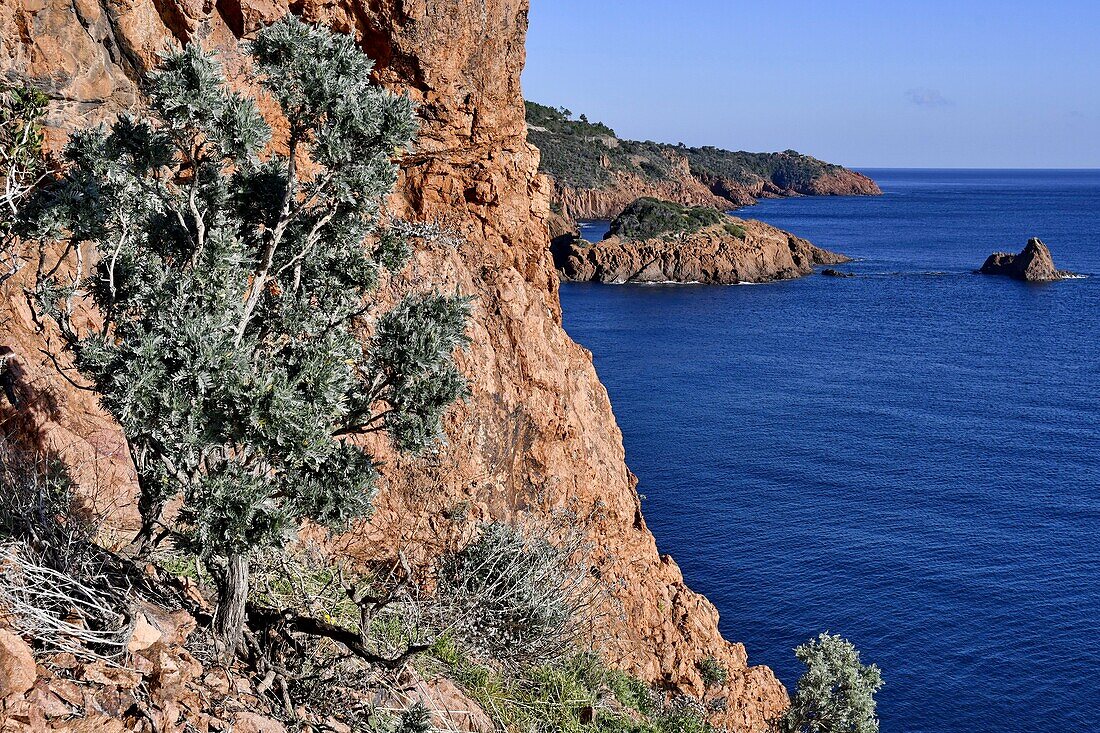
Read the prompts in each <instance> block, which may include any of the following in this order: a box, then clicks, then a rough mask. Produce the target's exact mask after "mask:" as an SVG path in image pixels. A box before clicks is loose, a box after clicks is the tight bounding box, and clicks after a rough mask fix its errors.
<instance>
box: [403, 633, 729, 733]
mask: <svg viewBox="0 0 1100 733" xmlns="http://www.w3.org/2000/svg"><path fill="white" fill-rule="evenodd" d="M422 665H424V666H426V667H427V669H425V670H424V671H425V672H427V673H433V672H434V673H443V674H446V675H447V676H449V677H451V678H452V679H454V680H455V681H456V682H457V683H458V684H459V685H460V686H461V687H462V688H463V690H464V691H465V692H466V694H468V695H469V696H470V697H471V698H472V699H473V700H474V701H476V702H477V703H478V704H479V705H480V706H481V707H482V708H483V709H484V710H485V711H486V712H487V713H489V715H490V716H491V717H492V718H493V720H494V722H495V723H496V724H497V725H498V726H499V727H500V729H502V730H505V731H511V732H514V733H583V732H584V731H593V730H596V731H600V732H601V733H714V732H715V729H714V728H713V727H712V726H711V725H710V724H709V723H708V722H707V720H706V717H705V711H704V709H703V707H702V706H701V705H699V704H698V703H697V702H695V701H693V700H690V699H688V698H676V699H666V698H665V697H663V696H662V695H660V694H659V693H657V692H655V691H654V690H653V689H652V688H650V687H649V686H648V685H647V684H645V683H644V682H642V681H641V680H639V679H637V678H634V677H631V676H630V675H628V674H626V673H624V672H621V671H618V670H613V669H609V668H608V667H607V666H606V665H605V664H603V662H602V661H601V660H600V659H599V657H598V656H597V655H595V654H591V653H576V654H574V655H572V656H570V657H568V658H566V659H563V660H561V661H559V662H556V663H553V664H544V665H539V666H536V667H530V668H526V669H523V670H519V671H516V670H509V669H506V668H501V667H499V666H498V665H495V664H492V663H487V662H484V661H482V660H480V659H476V658H474V657H473V656H470V655H469V654H467V653H466V652H465V650H463V649H462V648H461V647H460V646H459V645H458V644H457V643H456V642H455V639H454V637H453V636H446V637H444V638H441V639H440V640H439V641H438V642H437V644H436V646H435V648H434V649H433V650H432V653H431V657H430V658H429V659H426V660H423V661H422Z"/></svg>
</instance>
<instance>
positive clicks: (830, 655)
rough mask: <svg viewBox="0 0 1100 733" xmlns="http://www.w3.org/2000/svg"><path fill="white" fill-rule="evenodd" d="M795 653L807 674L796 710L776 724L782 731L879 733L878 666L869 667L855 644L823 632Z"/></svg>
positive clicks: (795, 702) (794, 702)
mask: <svg viewBox="0 0 1100 733" xmlns="http://www.w3.org/2000/svg"><path fill="white" fill-rule="evenodd" d="M794 653H795V656H797V657H798V659H799V661H801V662H802V663H803V664H805V665H806V672H805V674H803V675H802V677H801V679H799V680H798V686H797V688H796V689H795V693H794V696H793V697H792V698H791V707H790V709H789V710H787V712H786V713H785V714H784V715H783V716H782V717H781V718H779V720H778V721H776V724H775V729H776V731H778V733H878V727H879V726H878V718H877V717H876V716H875V707H876V703H875V693H876V692H878V690H879V689H880V688H881V687H882V685H883V682H882V674H881V672H879V668H878V667H876V666H875V665H873V664H872V665H870V666H864V665H863V664H862V663H861V662H860V659H859V651H858V650H857V649H856V648H855V646H854V645H853V644H852V643H851V642H850V641H847V640H846V639H843V638H841V637H839V636H836V635H834V634H821V635H820V636H818V637H817V638H816V639H811V640H809V641H808V642H806V643H805V644H803V645H802V646H800V647H798V648H797V649H795V650H794Z"/></svg>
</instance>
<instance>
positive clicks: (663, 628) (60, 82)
mask: <svg viewBox="0 0 1100 733" xmlns="http://www.w3.org/2000/svg"><path fill="white" fill-rule="evenodd" d="M290 7H291V8H292V9H293V11H294V12H296V13H299V14H301V15H302V16H304V17H305V18H306V19H308V20H311V21H317V22H321V23H324V24H326V25H328V26H331V27H333V28H335V29H337V30H340V31H346V32H350V33H354V34H355V35H356V37H357V38H358V39H359V41H360V43H361V45H362V47H363V48H364V50H366V51H367V52H368V53H369V54H370V55H371V56H372V57H374V58H375V59H377V60H378V68H377V71H376V73H377V76H378V78H379V79H380V80H381V81H382V82H383V83H385V84H387V85H390V86H391V87H393V88H395V89H400V90H403V91H407V92H408V93H409V94H411V96H412V97H413V98H414V99H415V100H416V102H417V103H418V104H419V115H420V118H421V134H420V141H419V145H418V149H417V151H416V152H415V153H414V154H413V155H412V156H410V157H409V158H408V159H407V160H405V161H404V165H403V169H404V174H403V177H402V181H401V183H400V184H399V190H398V193H397V194H396V195H395V197H394V202H393V204H394V208H395V209H397V210H398V212H399V213H402V214H404V215H406V216H409V217H413V218H419V219H426V220H438V221H439V222H441V223H442V224H443V225H445V226H446V227H448V228H450V229H451V230H453V231H455V232H457V233H459V234H461V235H462V238H463V241H462V243H461V244H459V245H458V246H448V245H446V244H435V245H432V246H430V247H428V248H426V249H423V250H421V251H419V252H418V253H417V254H416V256H415V258H414V261H413V263H412V264H411V265H410V267H409V268H408V269H407V270H406V272H404V273H403V274H402V275H401V276H400V277H398V278H395V281H394V282H393V283H391V287H392V288H393V289H394V290H393V292H397V291H398V290H401V289H414V290H425V289H429V288H439V289H442V290H446V291H453V290H454V289H455V288H457V289H458V290H460V291H461V292H463V293H466V294H470V295H473V296H475V297H476V310H475V315H474V319H473V323H472V324H471V327H470V331H469V333H470V336H471V337H472V340H473V341H472V345H471V348H470V350H469V352H468V353H466V354H465V355H464V356H463V357H462V359H461V366H462V368H463V370H464V371H465V373H466V374H468V375H469V376H470V377H471V380H472V392H473V394H472V396H471V398H470V399H469V401H468V402H466V403H465V404H463V405H459V406H458V407H456V408H455V409H454V410H453V411H452V413H451V415H450V418H449V420H448V431H447V432H448V445H447V446H446V447H445V448H444V449H443V450H441V451H440V452H439V453H438V454H436V455H433V456H430V457H428V458H424V459H417V460H413V459H408V458H403V457H399V456H396V455H393V454H392V453H389V452H388V448H387V447H386V446H384V445H379V446H372V448H373V449H376V451H377V453H378V455H379V456H380V457H381V458H383V459H384V460H385V461H386V467H385V475H386V485H385V487H384V488H383V490H382V492H381V494H380V496H379V497H378V500H377V502H376V507H377V509H376V512H375V515H374V517H373V519H372V521H371V522H370V523H369V524H365V525H363V526H360V527H357V528H356V529H355V530H354V531H352V532H350V533H349V534H348V535H346V536H345V537H342V538H339V540H337V542H338V543H339V545H340V547H341V548H342V550H343V551H345V552H347V553H349V554H350V555H352V556H356V557H360V558H363V559H364V560H366V559H373V558H378V557H380V556H383V555H387V554H392V553H394V552H396V550H397V549H403V550H404V551H405V552H406V553H407V554H408V555H409V556H410V557H411V558H413V559H414V560H417V559H418V560H421V561H428V560H430V559H431V557H432V556H433V554H434V553H435V552H436V551H437V548H438V547H439V545H440V544H442V543H445V542H447V541H449V540H448V538H450V537H453V536H455V535H461V534H463V533H467V534H468V533H469V532H470V531H471V528H472V527H474V526H475V525H476V523H477V522H479V521H485V520H490V519H509V518H512V517H517V516H533V517H542V518H548V517H551V516H553V515H555V514H557V513H560V512H565V511H568V512H570V513H571V514H572V516H574V517H576V521H574V522H573V525H574V526H576V527H580V528H581V529H582V530H583V531H584V532H586V533H587V534H588V536H589V538H590V540H591V543H592V546H593V551H592V556H591V558H590V562H591V563H592V565H593V568H594V573H596V574H598V576H599V577H600V578H601V579H602V582H603V583H604V585H605V587H606V589H607V593H608V598H609V601H608V614H607V616H606V617H605V620H604V622H603V624H602V626H601V628H600V629H599V630H598V636H599V637H600V638H601V639H603V640H605V641H606V649H607V654H606V656H607V658H608V661H609V662H610V663H612V664H613V665H615V666H618V667H620V668H622V669H624V670H626V671H629V672H632V673H634V674H636V675H638V676H640V677H642V678H644V679H646V680H648V681H650V682H653V683H659V684H662V685H664V686H667V687H671V688H678V689H681V690H684V691H686V692H690V693H695V694H700V693H702V691H703V682H702V680H701V677H700V674H699V671H698V667H697V664H698V663H699V662H700V661H702V660H704V659H707V658H709V657H714V658H715V659H717V660H718V661H720V662H721V663H723V664H725V665H726V666H727V667H728V668H729V670H730V675H729V681H728V683H727V685H726V689H725V690H723V691H721V692H718V691H714V690H712V691H711V692H710V693H709V694H710V697H712V698H713V697H718V696H722V697H725V698H727V706H726V708H725V710H724V711H723V712H720V713H718V714H717V716H716V722H718V723H719V724H721V725H723V726H724V727H727V728H729V729H730V730H732V731H759V730H763V728H764V726H765V720H766V719H767V718H768V717H770V716H773V715H775V714H776V713H777V712H779V711H780V710H781V709H782V708H783V707H785V705H786V703H787V697H786V693H785V691H784V689H783V687H782V685H780V684H779V682H778V681H777V680H776V678H775V676H774V675H773V674H772V672H771V671H770V670H768V669H767V668H764V667H750V666H749V664H748V661H747V656H746V653H745V649H744V647H743V646H741V645H740V644H735V643H730V642H727V641H726V640H724V639H723V638H722V636H721V635H720V634H719V632H718V614H717V612H716V610H715V609H714V607H713V605H712V604H710V603H709V602H708V601H707V600H706V599H705V598H703V597H701V596H699V595H697V594H695V593H693V592H692V591H690V590H689V589H688V588H687V587H686V586H685V584H684V581H683V577H682V575H681V573H680V570H679V568H678V567H677V566H676V564H675V563H674V562H673V561H672V560H671V559H670V558H667V557H662V556H660V555H659V554H658V552H657V548H656V544H655V542H654V539H653V536H652V534H650V532H649V530H648V528H647V527H646V524H645V520H644V519H643V517H642V513H641V508H640V503H639V499H638V495H637V493H636V492H635V483H636V480H635V478H634V476H633V475H632V474H631V473H630V471H629V470H628V468H627V466H626V463H625V460H624V452H623V445H622V438H621V434H620V432H619V429H618V427H617V426H616V424H615V420H614V417H613V415H612V412H611V405H610V403H609V401H608V398H607V393H606V391H605V390H604V387H603V386H602V385H601V384H600V382H599V380H598V378H597V376H596V373H595V370H594V369H593V367H592V359H591V355H590V354H589V353H588V352H587V351H585V350H584V349H582V348H581V347H579V346H577V345H576V344H575V343H574V342H573V341H572V340H571V339H570V338H569V337H568V336H567V335H566V333H565V332H564V330H563V329H562V326H561V311H560V304H559V301H558V294H557V285H558V278H557V276H556V274H555V270H554V265H553V262H552V259H551V256H550V254H549V252H548V251H547V248H546V242H547V238H548V229H547V223H546V220H547V216H548V213H549V197H550V186H549V184H548V182H547V181H546V180H545V179H544V178H543V177H541V176H539V175H538V174H537V166H538V156H537V152H536V151H535V149H534V148H533V147H532V146H530V145H529V144H528V143H527V140H526V126H525V122H524V109H523V101H522V95H521V92H520V72H521V70H522V67H523V62H524V53H525V51H524V43H525V32H526V28H527V13H528V3H527V0H484V1H483V2H478V3H470V2H465V1H463V0H442V1H439V0H372V1H371V2H369V3H368V2H366V1H365V0H340V1H339V2H327V1H322V0H301V1H300V2H295V3H293V4H292V5H291V6H290ZM287 9H288V5H287V4H286V2H283V0H265V1H264V2H241V1H240V0H222V1H219V2H217V3H215V2H213V1H212V0H207V1H206V2H198V1H192V0H156V1H155V2H154V0H75V3H74V2H72V1H71V0H12V1H11V2H6V3H4V5H3V7H2V8H0V28H2V29H3V30H2V34H3V37H2V45H0V65H2V66H0V68H2V70H3V73H4V76H5V77H6V78H14V79H20V80H30V81H32V82H33V83H35V84H37V85H39V86H41V87H42V88H44V89H45V90H46V91H47V92H48V94H49V95H50V96H51V98H52V100H53V104H52V106H51V113H50V121H51V123H52V125H53V127H54V134H53V137H52V139H53V140H59V139H60V138H62V137H63V135H64V133H65V132H66V131H67V130H71V129H72V127H73V126H74V125H76V124H86V123H88V122H90V121H94V120H99V119H106V118H109V117H110V116H111V115H114V114H117V113H118V112H119V111H122V110H125V109H127V108H129V107H130V106H132V105H134V104H137V103H139V101H140V100H139V97H138V93H137V89H138V84H137V82H136V80H137V79H138V78H139V75H140V74H141V73H142V72H143V71H144V70H146V69H148V68H149V67H150V66H151V65H152V64H153V63H154V61H155V52H156V51H157V50H159V49H160V48H162V47H164V45H166V44H168V45H171V44H178V43H180V42H181V41H183V40H195V41H200V42H202V43H204V44H205V45H207V46H208V47H211V48H217V49H221V50H223V51H224V52H225V54H226V56H225V58H226V62H227V68H228V69H229V70H230V72H233V71H234V69H235V68H239V63H240V58H239V51H238V43H239V40H240V38H241V37H242V36H243V35H244V34H247V33H249V32H251V31H252V30H254V29H255V28H256V27H258V26H259V25H260V24H262V23H264V22H268V21H270V20H272V19H275V18H277V17H279V16H281V15H282V14H283V13H285V12H286V11H287ZM792 257H793V255H792ZM6 288H7V289H6V290H5V291H4V292H3V293H2V294H0V308H2V309H3V312H2V313H0V318H4V319H6V320H5V323H6V326H5V328H4V330H3V331H2V332H0V346H3V347H6V348H7V349H8V350H9V353H10V355H11V368H13V369H16V370H18V373H19V379H18V383H17V385H16V386H17V389H18V391H19V394H20V404H19V405H14V406H13V405H11V404H9V403H8V401H7V400H6V399H3V398H0V421H4V424H5V425H6V426H10V425H12V424H14V421H18V423H19V425H20V430H21V431H22V433H23V434H24V435H26V436H29V437H30V438H32V439H34V440H36V441H38V442H39V443H40V444H43V445H44V446H52V447H64V448H66V449H68V450H70V451H72V453H71V454H70V455H69V456H68V458H69V462H70V464H74V465H77V466H78V468H79V469H80V471H81V473H80V475H79V476H78V478H79V479H80V480H81V488H82V489H83V490H85V492H86V493H89V494H94V497H93V498H96V499H97V500H98V501H99V504H98V505H97V506H98V507H99V510H100V514H101V516H102V517H103V519H104V521H105V522H106V523H107V524H108V525H109V526H111V527H112V531H116V532H119V533H125V532H126V531H127V529H128V528H132V523H133V519H134V511H135V510H134V503H133V497H134V487H133V480H132V473H131V472H130V470H129V458H128V456H127V453H126V450H125V445H124V443H123V442H122V441H121V436H120V435H119V433H118V430H117V427H116V426H114V424H113V423H112V422H111V420H110V419H109V417H108V416H107V415H105V414H104V413H103V412H102V410H101V409H100V408H99V406H98V405H97V404H96V402H95V400H94V399H92V398H91V397H90V396H89V393H86V392H82V391H80V390H78V389H76V388H75V387H74V386H73V385H72V384H70V383H69V382H68V381H67V380H65V379H63V378H62V377H60V376H59V375H58V373H57V371H56V370H55V369H54V368H53V365H52V364H51V363H50V362H49V359H48V358H47V357H45V356H44V355H43V353H42V350H43V349H45V350H47V351H49V350H50V349H54V348H55V346H56V344H55V342H54V343H51V342H49V341H48V340H47V337H48V332H47V333H45V334H44V333H40V332H39V331H38V330H37V329H36V327H35V325H34V323H33V322H32V321H31V320H30V316H29V313H28V312H27V311H26V308H25V307H24V305H23V301H22V298H23V295H22V292H21V290H20V284H19V283H18V282H16V281H9V283H8V285H7V286H6ZM93 479H94V481H93ZM91 483H94V484H95V486H94V490H93V489H91V488H88V486H87V485H86V484H89V485H90V484H91ZM733 633H734V634H735V635H736V630H733Z"/></svg>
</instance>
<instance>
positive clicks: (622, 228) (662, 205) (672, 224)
mask: <svg viewBox="0 0 1100 733" xmlns="http://www.w3.org/2000/svg"><path fill="white" fill-rule="evenodd" d="M725 218H726V215H725V214H723V213H721V212H719V211H717V210H715V209H711V208H707V207H704V206H695V207H688V206H681V205H680V204H676V203H673V202H671V201H661V200H660V199H655V198H649V197H643V198H640V199H637V200H636V201H634V202H633V203H631V204H630V205H629V206H627V207H626V208H625V209H624V210H623V213H621V214H619V216H617V217H616V218H615V219H614V221H612V222H611V228H610V229H609V230H608V233H607V236H609V237H621V238H623V239H635V240H643V239H653V238H654V237H658V236H662V235H679V234H691V233H693V232H697V231H699V230H700V229H703V228H705V227H708V226H713V225H715V224H719V223H721V222H722V221H723V220H724V219H725Z"/></svg>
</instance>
